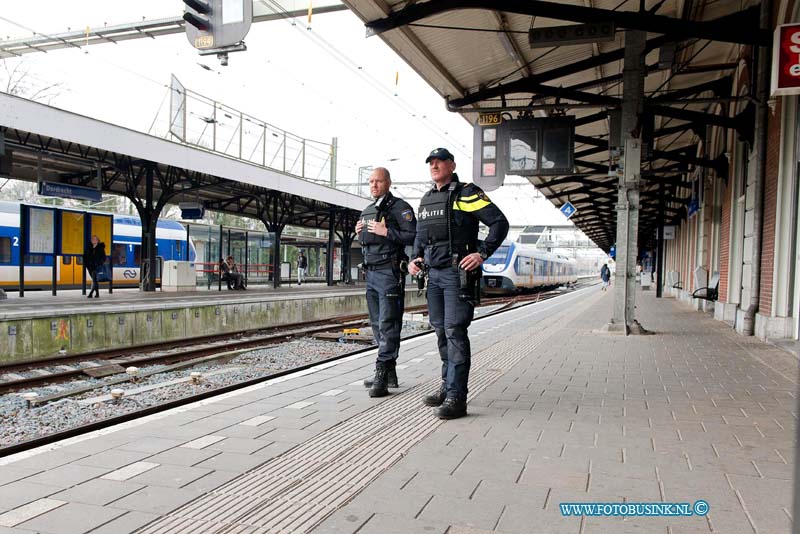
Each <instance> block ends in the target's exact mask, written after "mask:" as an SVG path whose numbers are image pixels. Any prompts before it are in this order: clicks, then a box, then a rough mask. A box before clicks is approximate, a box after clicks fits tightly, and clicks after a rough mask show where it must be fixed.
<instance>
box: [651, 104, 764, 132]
mask: <svg viewBox="0 0 800 534" xmlns="http://www.w3.org/2000/svg"><path fill="white" fill-rule="evenodd" d="M648 108H649V110H650V111H652V112H653V113H655V114H656V115H660V116H662V117H669V118H671V119H678V120H683V121H688V122H696V123H698V124H702V125H712V126H721V127H722V128H730V129H733V130H736V131H737V132H739V135H740V136H743V137H748V136H751V135H752V132H753V128H754V127H755V110H754V107H753V106H751V105H748V106H747V107H746V108H745V109H744V110H743V111H742V112H741V113H739V114H738V115H736V116H735V117H725V116H723V115H716V114H714V113H703V112H702V111H692V110H689V109H680V108H673V107H670V106H648Z"/></svg>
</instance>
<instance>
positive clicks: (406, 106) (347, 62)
mask: <svg viewBox="0 0 800 534" xmlns="http://www.w3.org/2000/svg"><path fill="white" fill-rule="evenodd" d="M259 2H261V3H262V4H263V5H265V6H267V7H270V8H272V9H276V10H277V11H278V13H279V14H282V15H284V19H285V20H288V19H290V18H291V17H290V15H289V13H288V12H287V11H286V10H285V9H284V8H283V6H281V5H280V4H279V3H278V2H276V1H275V0H259ZM291 24H292V26H293V27H294V28H295V29H296V30H297V31H298V32H300V33H301V34H302V35H304V36H305V37H306V38H308V39H310V40H312V42H315V44H316V45H317V46H318V47H319V48H321V49H322V50H323V51H324V52H325V53H327V54H328V55H330V56H331V57H333V58H334V59H335V60H336V61H338V62H339V63H340V64H342V65H343V66H345V67H347V68H348V69H349V70H350V71H352V72H353V73H355V74H356V75H357V76H359V77H360V78H362V79H363V80H364V81H366V82H367V83H368V84H369V85H370V86H372V87H373V88H375V89H377V90H378V91H379V92H380V93H382V94H383V95H384V96H386V97H387V98H388V99H389V100H390V101H391V102H392V103H393V104H394V105H396V106H397V107H399V108H400V109H401V110H403V111H404V112H406V113H408V114H409V115H411V116H412V118H414V119H416V120H417V121H418V122H420V123H421V124H422V125H423V126H425V128H427V129H428V130H429V131H431V132H432V133H434V134H436V135H437V136H438V137H440V138H442V140H444V141H447V142H448V143H450V144H452V146H453V147H454V149H455V150H458V151H459V152H461V153H462V154H464V155H466V156H467V157H470V158H471V157H472V153H471V152H468V151H466V150H465V149H464V147H463V146H462V143H460V142H458V141H454V140H453V138H452V136H451V135H450V134H449V133H448V132H446V131H444V130H441V129H440V128H438V127H436V126H434V125H432V124H430V122H429V121H427V120H425V119H422V118H421V117H420V114H421V113H420V112H419V111H418V110H417V109H416V108H415V107H414V106H413V105H412V104H410V103H408V102H407V101H406V100H405V99H403V98H402V97H400V96H396V95H395V92H394V90H393V89H391V88H389V87H387V86H385V85H384V84H383V83H381V82H380V81H379V80H378V79H377V78H375V77H374V76H372V75H371V74H370V73H369V72H367V71H366V70H365V69H363V67H361V66H359V65H358V64H356V63H355V62H353V61H352V59H350V57H349V56H348V55H347V54H345V53H343V52H342V51H341V50H339V49H338V48H337V47H336V46H334V45H333V44H332V43H330V41H328V40H327V39H325V38H324V37H322V36H321V35H319V34H318V33H316V32H312V31H310V27H309V26H307V25H306V24H304V23H303V22H302V21H297V20H293V21H292V22H291Z"/></svg>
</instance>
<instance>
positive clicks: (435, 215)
mask: <svg viewBox="0 0 800 534" xmlns="http://www.w3.org/2000/svg"><path fill="white" fill-rule="evenodd" d="M461 188H462V185H461V183H460V182H450V186H449V187H448V188H447V190H445V191H433V190H431V191H428V192H427V193H425V196H423V197H422V200H421V201H420V203H419V211H418V212H417V229H418V231H420V230H421V229H423V230H424V231H425V236H426V239H425V243H424V244H425V245H434V246H448V245H450V244H451V242H452V244H454V245H455V244H462V243H465V242H466V241H465V240H464V239H461V237H462V236H461V235H459V232H453V231H452V230H453V228H452V227H453V202H455V201H456V200H457V199H458V195H459V193H460V192H461ZM451 233H452V235H451Z"/></svg>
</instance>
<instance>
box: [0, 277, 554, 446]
mask: <svg viewBox="0 0 800 534" xmlns="http://www.w3.org/2000/svg"><path fill="white" fill-rule="evenodd" d="M561 294H564V291H560V290H556V291H547V292H540V293H534V294H530V295H517V296H513V297H503V298H492V299H484V300H483V301H482V303H481V306H482V307H488V306H498V307H497V308H496V309H494V310H492V311H490V312H488V313H485V314H482V315H481V316H480V317H476V319H482V318H485V317H489V316H491V315H496V314H498V313H502V312H504V311H508V310H509V309H513V308H517V307H520V306H526V305H531V304H535V303H537V302H540V301H544V300H547V299H550V298H554V297H556V296H558V295H561ZM424 308H425V307H416V308H409V309H407V310H406V311H407V312H409V313H413V312H415V311H416V312H418V311H422V310H423V309H424ZM365 321H366V315H350V316H343V317H338V318H335V319H329V320H326V321H317V322H315V323H314V324H313V325H312V326H308V324H309V323H303V325H304V326H306V328H301V327H300V325H287V326H285V327H282V329H281V330H283V331H281V332H277V331H275V330H277V329H268V330H272V332H271V333H268V334H264V331H265V330H266V329H259V330H258V331H251V333H252V337H247V338H245V337H244V336H245V333H241V332H240V333H238V334H236V335H235V336H234V337H236V338H237V339H232V336H230V335H229V336H207V337H206V338H202V341H204V342H205V343H206V345H205V346H202V347H196V346H195V347H194V348H186V350H180V351H179V352H172V353H169V354H163V353H158V351H164V350H175V349H176V348H185V347H186V346H187V343H184V344H180V343H169V344H159V345H158V346H157V347H152V350H153V353H151V354H148V355H144V356H139V357H133V356H131V350H130V349H126V350H125V351H115V352H114V354H113V355H112V354H109V355H108V356H107V359H106V360H104V361H107V362H108V363H109V364H111V363H114V364H116V365H120V366H122V365H129V366H133V365H145V364H146V365H158V364H164V365H167V364H170V363H175V362H189V364H192V362H196V363H194V364H193V365H199V364H200V362H202V363H204V364H205V363H209V362H211V361H212V360H214V359H215V355H217V356H219V357H220V358H222V357H223V356H222V355H223V354H230V353H232V352H236V351H239V350H245V349H256V348H262V347H266V346H269V345H274V344H278V343H282V342H286V341H287V340H292V339H297V338H302V337H305V336H308V335H311V334H313V333H318V332H330V331H332V330H336V329H341V328H342V327H343V326H355V325H357V324H366V323H365ZM322 323H324V324H322ZM289 327H296V328H289ZM287 328H289V329H288V330H287ZM426 333H428V331H425V332H420V333H417V334H412V335H410V336H406V337H404V339H410V338H413V337H417V336H419V335H424V334H426ZM210 338H215V339H213V340H211V339H210ZM197 341H198V340H196V339H195V340H191V343H193V344H194V345H196V344H197ZM165 347H168V348H165ZM372 348H373V345H370V346H367V347H363V346H362V347H360V348H359V349H357V350H354V351H348V352H347V353H344V354H341V355H338V356H334V357H332V358H326V359H322V360H319V361H315V362H312V363H308V364H304V365H299V366H295V367H292V368H290V369H286V370H282V371H278V372H272V373H269V374H266V375H264V376H261V377H258V378H254V379H252V380H245V381H242V382H239V383H236V384H232V385H228V386H224V387H220V388H216V389H212V390H210V391H204V392H201V393H197V394H193V395H189V396H184V397H181V398H178V399H174V400H171V401H167V402H164V403H161V404H159V405H157V406H150V407H147V408H143V409H140V410H135V411H132V412H129V413H126V414H122V415H117V416H113V417H110V418H107V419H102V420H98V421H95V422H92V423H89V424H84V425H81V426H77V427H74V428H70V429H67V430H63V431H58V432H55V433H52V434H49V435H46V436H41V437H37V438H34V439H32V440H28V441H24V442H21V443H17V444H12V445H8V446H5V447H0V457H2V456H5V455H8V454H13V453H15V452H20V451H22V450H27V449H30V448H33V447H37V446H40V445H43V444H46V443H51V442H54V441H58V440H61V439H65V438H67V437H71V436H75V435H79V434H82V433H85V432H89V431H92V430H96V429H98V428H103V427H106V426H110V425H113V424H117V423H120V422H123V421H129V420H132V419H136V418H138V417H143V416H145V415H149V414H151V413H157V412H159V411H163V410H168V409H171V408H174V407H177V406H181V405H184V404H188V403H191V402H196V401H199V400H203V399H206V398H209V397H213V396H215V395H219V394H222V393H225V392H228V391H233V390H236V389H239V388H242V387H247V386H250V385H253V384H257V383H259V382H263V381H265V380H268V379H273V378H277V377H280V376H284V375H287V374H290V373H294V372H297V371H301V370H304V369H308V368H311V367H314V366H317V365H321V364H324V363H328V362H331V361H336V360H339V359H342V358H346V357H348V356H352V355H355V354H358V353H361V352H364V351H367V350H372ZM135 350H136V352H139V353H141V352H142V347H139V348H137V349H135ZM92 357H93V358H94V359H97V358H98V355H97V354H93V355H92ZM56 360H58V361H64V360H67V361H71V362H76V361H77V362H79V361H85V360H86V358H85V356H83V357H82V356H80V355H75V356H71V357H68V358H57V359H56ZM47 363H48V365H52V364H53V359H50V360H47ZM17 365H20V364H17ZM28 365H29V367H28V369H29V370H30V369H35V368H33V367H30V364H28ZM8 367H11V366H3V367H0V372H3V371H5V370H6V369H7V368H8ZM186 367H188V365H187V366H186ZM166 369H167V370H169V371H172V370H174V369H173V368H171V367H169V366H168V365H167V367H166ZM84 371H85V369H84V368H75V369H72V370H70V371H67V370H64V371H63V372H61V373H54V374H50V375H40V376H32V377H25V378H24V379H18V380H13V381H6V382H2V383H0V394H2V393H6V394H7V393H9V392H11V391H21V390H22V389H28V390H30V389H32V388H34V387H41V386H45V385H52V384H53V383H56V382H59V381H66V380H70V379H74V378H76V377H79V376H82V375H83V374H84ZM157 373H158V371H156V372H153V373H152V374H151V376H152V375H155V374H157ZM124 381H125V380H124V379H121V380H118V381H117V383H119V382H124ZM107 386H108V383H106V382H98V383H97V386H96V387H94V388H93V387H85V388H78V389H77V390H76V391H77V392H78V393H85V392H86V391H88V390H92V389H99V388H103V387H107ZM79 390H80V391H79ZM68 396H70V393H69V392H68V393H66V394H63V395H53V396H52V397H53V398H57V399H61V398H65V397H68ZM46 400H49V399H47V398H46V397H45V398H42V399H41V401H46Z"/></svg>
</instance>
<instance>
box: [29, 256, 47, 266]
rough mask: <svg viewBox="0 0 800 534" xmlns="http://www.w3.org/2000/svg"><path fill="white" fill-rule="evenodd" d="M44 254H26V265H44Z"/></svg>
mask: <svg viewBox="0 0 800 534" xmlns="http://www.w3.org/2000/svg"><path fill="white" fill-rule="evenodd" d="M44 258H45V256H44V254H26V255H25V265H44Z"/></svg>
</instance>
